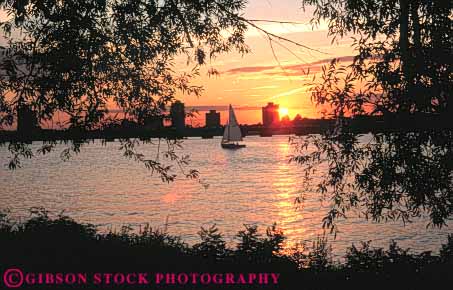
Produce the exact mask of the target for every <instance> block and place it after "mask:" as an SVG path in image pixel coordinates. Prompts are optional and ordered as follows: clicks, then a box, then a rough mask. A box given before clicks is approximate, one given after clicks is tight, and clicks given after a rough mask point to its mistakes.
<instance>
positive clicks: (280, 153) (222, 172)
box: [0, 136, 452, 255]
mask: <svg viewBox="0 0 453 290" xmlns="http://www.w3.org/2000/svg"><path fill="white" fill-rule="evenodd" d="M219 143H220V139H217V138H215V139H207V140H202V139H196V138H194V139H187V140H185V141H184V147H183V149H181V150H179V151H178V152H179V153H185V154H190V156H191V163H190V166H189V168H195V169H197V170H198V171H199V172H200V180H201V182H199V181H197V180H188V179H184V178H183V177H182V176H179V177H178V178H177V179H176V181H174V182H171V183H169V184H168V183H163V182H162V181H161V180H160V179H159V178H158V177H157V176H155V175H152V174H151V172H150V171H147V170H146V169H144V167H143V165H142V164H139V163H136V162H134V161H133V160H129V159H126V158H125V157H124V156H122V151H120V150H119V147H120V143H119V142H109V143H107V144H106V145H103V144H102V143H101V142H100V141H95V142H94V143H90V144H88V145H86V146H84V147H83V148H82V150H81V152H80V153H79V154H77V155H75V156H73V157H72V158H71V159H70V160H69V161H66V162H64V161H63V160H62V159H61V158H60V153H61V151H62V150H63V149H64V148H66V147H64V146H63V145H61V146H59V147H58V148H57V149H56V150H55V151H54V152H52V153H50V154H48V155H45V156H38V157H34V158H32V159H30V160H23V162H22V168H20V169H17V170H16V171H9V170H8V169H7V167H6V166H4V165H5V164H7V162H8V161H9V158H10V154H9V152H8V151H7V148H6V147H0V164H1V165H2V166H3V168H2V169H0V208H1V209H9V210H10V211H11V215H12V216H13V217H14V218H16V219H19V220H24V219H27V218H28V217H29V211H28V210H29V209H30V208H31V207H36V206H41V207H45V208H46V209H47V210H48V211H50V213H51V214H58V213H60V212H61V211H64V213H65V214H66V215H69V216H70V217H72V218H74V219H75V220H77V221H80V222H87V223H92V224H95V225H98V226H99V228H100V229H101V230H107V229H113V230H119V229H120V228H121V226H122V225H131V226H132V227H135V228H136V229H137V228H139V226H140V225H144V224H145V223H149V224H150V225H151V226H152V227H153V228H160V229H166V230H167V231H168V232H169V233H171V234H176V235H180V236H181V237H182V238H183V240H184V241H186V242H188V243H189V244H192V243H195V242H198V240H199V239H198V235H197V232H198V231H199V229H200V227H201V226H204V227H207V226H210V225H212V224H216V225H217V226H218V227H219V229H220V230H221V232H222V233H223V235H224V237H225V239H226V241H228V242H229V243H231V244H233V243H234V242H235V239H234V235H235V234H236V233H237V232H238V231H239V230H241V229H243V224H257V225H258V226H260V228H261V230H264V229H265V227H266V226H269V225H271V224H272V223H274V222H276V223H277V224H278V226H279V227H280V228H282V229H283V231H284V233H285V235H286V236H287V237H288V245H291V244H294V243H296V242H300V241H310V240H313V239H315V238H316V237H317V236H319V235H322V233H323V230H322V217H323V216H324V214H325V213H326V206H327V205H328V202H321V201H320V198H319V196H317V195H316V194H308V196H307V197H306V200H305V204H304V207H303V208H302V209H297V208H296V206H295V203H294V201H295V198H296V197H297V196H298V194H299V192H300V190H301V189H302V178H301V177H302V174H303V172H302V170H301V168H300V167H299V166H297V165H296V164H293V163H289V162H288V160H289V156H290V155H291V154H292V153H293V151H292V147H291V146H290V144H289V143H288V137H287V136H274V137H272V138H260V137H253V136H249V137H247V138H245V143H246V144H247V148H245V149H241V150H238V151H229V150H223V149H221V147H220V145H219ZM40 145H41V144H40V143H39V142H35V143H33V145H31V146H32V148H34V149H37V148H39V146H40ZM139 150H142V152H144V153H145V155H147V156H155V154H156V151H157V149H156V146H152V145H142V146H141V147H139ZM161 150H162V149H161ZM161 160H162V159H161ZM187 169H188V168H186V170H187ZM175 173H177V174H178V173H180V170H179V169H178V170H176V171H175ZM427 222H428V221H427V220H424V219H421V220H417V221H415V222H413V223H411V224H407V225H405V226H404V225H403V224H402V222H391V223H381V224H377V223H373V222H370V221H365V220H363V219H360V218H356V217H353V216H352V217H351V218H349V219H347V220H345V221H341V222H340V223H339V230H340V232H339V233H338V234H337V236H336V239H334V236H333V235H328V239H329V241H330V242H331V244H332V246H333V249H334V252H335V254H338V255H342V254H344V252H345V249H346V247H348V246H351V244H352V243H355V244H358V243H359V242H360V241H368V240H372V241H373V243H372V245H375V246H388V244H389V242H390V241H391V240H392V239H393V240H396V241H397V242H398V244H400V245H401V246H403V247H410V248H411V249H413V251H415V252H421V251H427V250H433V251H436V250H438V249H439V247H440V245H441V244H442V243H445V242H446V239H447V234H448V233H449V232H451V227H450V228H443V229H432V228H426V225H427ZM451 224H452V223H451V222H450V225H451Z"/></svg>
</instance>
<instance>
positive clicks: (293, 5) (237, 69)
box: [0, 0, 354, 124]
mask: <svg viewBox="0 0 453 290" xmlns="http://www.w3.org/2000/svg"><path fill="white" fill-rule="evenodd" d="M312 12H313V9H312V8H310V7H309V8H307V9H306V11H303V10H302V9H301V0H249V3H248V6H247V8H246V10H245V11H244V16H245V17H246V18H248V19H266V20H280V21H294V22H298V23H301V24H278V23H265V22H257V25H259V26H260V27H262V28H264V29H266V30H267V31H269V32H272V33H274V34H277V35H280V36H283V37H285V38H288V39H291V40H293V41H296V42H298V43H301V44H304V45H306V46H309V47H311V48H313V49H316V50H320V51H322V52H324V53H318V52H314V51H309V50H306V49H302V48H300V47H297V46H294V45H291V44H288V43H284V44H285V45H286V46H287V47H288V48H289V49H290V50H291V53H290V52H289V51H288V50H286V49H285V48H283V47H281V46H279V45H278V44H276V43H274V45H273V48H274V52H275V55H274V53H273V52H272V48H271V46H270V44H269V41H268V39H267V38H266V37H264V36H263V35H262V34H261V33H260V32H259V31H258V30H256V29H255V28H249V31H248V32H247V33H246V42H247V44H248V45H249V47H250V48H251V50H252V52H251V53H249V54H247V55H245V56H241V55H239V54H237V53H230V54H225V55H222V56H219V57H217V58H216V59H213V60H211V62H210V63H209V64H208V65H207V66H206V67H203V68H202V70H201V76H200V77H198V78H197V79H196V80H194V83H195V84H198V85H202V86H203V87H204V89H205V90H204V93H203V95H202V96H201V97H200V98H196V97H194V96H184V95H178V98H179V99H181V100H182V101H183V102H185V104H186V106H188V107H198V106H228V104H232V105H233V106H234V107H235V108H239V107H255V108H258V109H259V108H260V107H262V106H264V105H266V104H267V103H268V102H274V103H278V104H280V106H281V107H285V108H288V112H289V116H290V117H291V118H294V116H295V115H296V114H300V115H302V117H308V118H315V117H320V113H319V110H318V109H317V108H315V106H314V105H313V104H312V102H311V100H310V94H309V93H308V89H309V87H308V86H307V84H308V83H310V82H311V81H312V78H313V73H316V72H317V71H319V70H320V68H321V66H322V65H323V64H325V63H326V62H327V61H329V60H330V59H332V58H334V57H344V60H345V61H349V60H350V57H349V56H351V55H353V54H354V52H353V49H352V48H351V43H352V41H351V40H350V39H349V38H345V39H343V40H340V41H338V42H336V43H334V44H332V43H331V39H330V38H328V36H327V24H326V23H323V24H321V25H320V26H319V27H315V28H313V27H312V26H311V25H310V24H309V21H310V19H311V17H312ZM0 14H2V15H0V18H4V17H5V15H3V14H4V12H2V13H0ZM186 61H187V59H186V58H185V57H181V58H180V59H179V60H178V61H177V70H180V71H181V72H182V71H187V70H190V69H191V68H192V66H190V67H188V66H187V63H186ZM211 67H212V68H215V69H216V70H217V71H219V72H220V75H218V76H212V77H208V76H207V71H208V69H209V68H211ZM282 68H283V69H282ZM308 68H310V75H308V76H307V75H306V74H304V73H303V71H302V70H305V71H306V70H307V69H308ZM237 111H239V110H237ZM237 115H238V119H239V122H240V123H242V124H244V123H248V124H251V123H256V122H259V121H261V116H260V110H254V111H253V110H241V112H237ZM200 117H201V118H203V119H204V112H203V113H202V114H201V116H200ZM224 118H226V117H225V116H222V119H224Z"/></svg>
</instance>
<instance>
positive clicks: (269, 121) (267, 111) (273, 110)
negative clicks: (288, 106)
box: [263, 103, 280, 127]
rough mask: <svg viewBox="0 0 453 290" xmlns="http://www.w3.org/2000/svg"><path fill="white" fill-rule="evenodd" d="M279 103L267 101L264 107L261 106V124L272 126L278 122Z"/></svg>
mask: <svg viewBox="0 0 453 290" xmlns="http://www.w3.org/2000/svg"><path fill="white" fill-rule="evenodd" d="M279 107H280V106H279V105H277V104H274V103H268V104H267V106H266V107H263V126H264V127H272V126H275V125H277V124H278V123H279V121H280V116H279V114H278V110H279Z"/></svg>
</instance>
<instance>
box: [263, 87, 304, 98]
mask: <svg viewBox="0 0 453 290" xmlns="http://www.w3.org/2000/svg"><path fill="white" fill-rule="evenodd" d="M305 90H306V88H304V87H302V88H297V89H293V90H290V91H286V92H283V93H280V94H278V95H275V96H273V97H270V98H269V99H270V100H275V99H278V98H281V97H287V96H292V95H294V94H296V93H299V92H302V91H305Z"/></svg>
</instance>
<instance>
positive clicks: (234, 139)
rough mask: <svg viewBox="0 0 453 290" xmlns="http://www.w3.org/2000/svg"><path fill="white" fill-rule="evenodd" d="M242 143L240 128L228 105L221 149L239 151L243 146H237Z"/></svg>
mask: <svg viewBox="0 0 453 290" xmlns="http://www.w3.org/2000/svg"><path fill="white" fill-rule="evenodd" d="M240 141H242V133H241V128H239V125H238V121H237V120H236V115H235V114H234V110H233V107H232V106H231V105H230V108H229V117H228V123H227V125H226V126H225V131H224V132H223V138H222V143H221V146H222V148H223V149H240V148H244V147H245V145H244V144H239V143H238V142H240Z"/></svg>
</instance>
